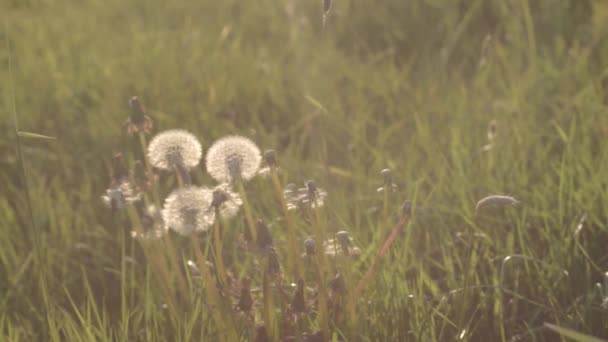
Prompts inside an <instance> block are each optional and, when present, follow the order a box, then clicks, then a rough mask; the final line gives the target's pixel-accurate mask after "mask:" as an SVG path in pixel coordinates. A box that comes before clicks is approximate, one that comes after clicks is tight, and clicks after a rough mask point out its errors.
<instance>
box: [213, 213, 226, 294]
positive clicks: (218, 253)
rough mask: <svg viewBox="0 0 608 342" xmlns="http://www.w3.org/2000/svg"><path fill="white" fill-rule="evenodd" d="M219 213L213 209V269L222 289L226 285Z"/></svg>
mask: <svg viewBox="0 0 608 342" xmlns="http://www.w3.org/2000/svg"><path fill="white" fill-rule="evenodd" d="M221 229H222V227H221V224H220V211H219V209H218V208H215V222H214V223H213V247H214V248H213V250H214V251H215V267H216V270H217V277H218V279H219V281H220V286H221V287H222V288H223V287H224V286H227V285H228V282H227V276H226V268H225V266H224V259H223V258H222V237H221Z"/></svg>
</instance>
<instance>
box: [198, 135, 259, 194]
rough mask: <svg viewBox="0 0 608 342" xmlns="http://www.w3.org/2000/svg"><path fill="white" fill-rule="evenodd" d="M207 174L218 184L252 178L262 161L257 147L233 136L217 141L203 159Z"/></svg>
mask: <svg viewBox="0 0 608 342" xmlns="http://www.w3.org/2000/svg"><path fill="white" fill-rule="evenodd" d="M205 161H206V164H207V172H209V174H210V175H211V177H213V179H215V180H216V181H218V182H220V183H230V182H234V181H236V180H239V179H240V180H245V181H246V180H250V179H251V178H253V177H254V176H255V175H256V173H257V171H258V169H259V167H260V162H261V161H262V155H261V153H260V149H259V148H258V146H257V145H256V144H255V143H254V142H253V141H251V140H250V139H248V138H245V137H241V136H237V135H233V136H227V137H223V138H221V139H219V140H217V141H216V142H215V143H213V145H211V147H209V150H208V151H207V156H206V157H205Z"/></svg>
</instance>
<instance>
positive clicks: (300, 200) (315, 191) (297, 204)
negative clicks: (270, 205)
mask: <svg viewBox="0 0 608 342" xmlns="http://www.w3.org/2000/svg"><path fill="white" fill-rule="evenodd" d="M283 194H284V196H285V201H286V202H287V209H288V210H295V209H298V208H300V209H305V208H310V209H314V208H320V207H322V206H323V204H325V198H326V197H327V192H326V191H325V190H323V189H321V188H319V187H317V185H316V184H315V182H313V181H308V182H306V187H304V188H297V187H296V185H295V184H292V183H291V184H288V185H287V186H286V187H285V190H284V192H283Z"/></svg>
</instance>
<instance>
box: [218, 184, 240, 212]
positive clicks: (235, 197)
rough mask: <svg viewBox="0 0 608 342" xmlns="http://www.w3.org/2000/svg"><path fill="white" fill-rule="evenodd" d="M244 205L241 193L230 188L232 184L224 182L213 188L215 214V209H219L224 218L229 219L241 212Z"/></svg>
mask: <svg viewBox="0 0 608 342" xmlns="http://www.w3.org/2000/svg"><path fill="white" fill-rule="evenodd" d="M242 205H243V200H241V196H239V194H237V193H235V192H233V191H232V190H231V189H230V185H228V184H226V183H224V184H220V185H218V186H216V187H215V188H213V190H211V207H210V208H211V209H213V211H214V212H213V215H215V209H218V210H219V214H220V216H221V217H222V218H225V219H229V218H232V217H234V216H236V214H237V213H238V212H239V209H240V208H241V206H242Z"/></svg>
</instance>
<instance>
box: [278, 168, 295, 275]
mask: <svg viewBox="0 0 608 342" xmlns="http://www.w3.org/2000/svg"><path fill="white" fill-rule="evenodd" d="M271 173H272V184H273V185H274V190H275V194H276V195H277V198H278V199H279V202H280V203H281V210H282V211H283V215H284V216H285V220H286V221H287V229H288V234H287V264H288V265H289V267H290V268H291V269H292V270H293V274H294V278H295V279H300V278H301V277H302V269H301V267H300V258H299V257H298V256H299V253H298V243H297V240H296V226H295V222H294V221H293V216H292V215H291V213H290V211H289V209H287V201H286V200H285V196H283V186H282V185H281V181H280V179H279V175H278V174H277V172H276V169H275V168H272V169H271Z"/></svg>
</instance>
